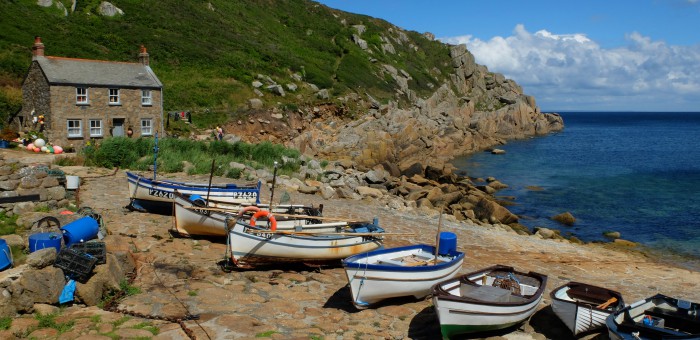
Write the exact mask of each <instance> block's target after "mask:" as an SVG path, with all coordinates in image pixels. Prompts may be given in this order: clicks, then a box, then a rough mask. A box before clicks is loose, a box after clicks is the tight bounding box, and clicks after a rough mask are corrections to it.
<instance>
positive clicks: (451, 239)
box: [438, 231, 457, 255]
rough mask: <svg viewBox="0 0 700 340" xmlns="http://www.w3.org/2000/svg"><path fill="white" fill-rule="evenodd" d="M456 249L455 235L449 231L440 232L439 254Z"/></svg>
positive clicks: (445, 253) (452, 251) (446, 253)
mask: <svg viewBox="0 0 700 340" xmlns="http://www.w3.org/2000/svg"><path fill="white" fill-rule="evenodd" d="M456 251H457V235H455V233H451V232H449V231H443V232H441V233H440V245H439V248H438V254H439V255H448V254H450V253H454V252H456Z"/></svg>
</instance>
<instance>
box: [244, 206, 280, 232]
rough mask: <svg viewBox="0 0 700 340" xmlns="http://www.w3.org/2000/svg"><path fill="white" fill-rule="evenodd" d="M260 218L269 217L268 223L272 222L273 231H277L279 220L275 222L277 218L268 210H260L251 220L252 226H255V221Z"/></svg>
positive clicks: (271, 228)
mask: <svg viewBox="0 0 700 340" xmlns="http://www.w3.org/2000/svg"><path fill="white" fill-rule="evenodd" d="M260 217H267V220H268V222H270V230H271V231H275V230H277V220H275V217H274V216H272V214H271V213H270V212H269V211H267V210H260V211H258V212H256V213H255V214H253V217H251V218H250V225H251V226H254V225H255V221H256V220H257V219H258V218H260Z"/></svg>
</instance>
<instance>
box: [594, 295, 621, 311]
mask: <svg viewBox="0 0 700 340" xmlns="http://www.w3.org/2000/svg"><path fill="white" fill-rule="evenodd" d="M615 302H617V298H616V297H614V296H613V297H611V298H610V300H608V301H605V302H603V303H602V304H600V305H597V306H596V308H600V309H605V308H608V307H609V306H610V305H612V304H613V303H615Z"/></svg>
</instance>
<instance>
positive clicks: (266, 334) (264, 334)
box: [255, 331, 278, 338]
mask: <svg viewBox="0 0 700 340" xmlns="http://www.w3.org/2000/svg"><path fill="white" fill-rule="evenodd" d="M277 333H278V332H277V331H267V332H262V333H258V334H255V337H256V338H269V337H272V335H274V334H277Z"/></svg>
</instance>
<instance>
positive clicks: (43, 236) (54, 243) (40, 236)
mask: <svg viewBox="0 0 700 340" xmlns="http://www.w3.org/2000/svg"><path fill="white" fill-rule="evenodd" d="M62 239H63V238H62V237H61V234H59V233H37V234H33V235H29V252H30V253H33V252H35V251H37V250H41V249H44V248H56V253H58V252H59V251H61V240H62Z"/></svg>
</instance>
